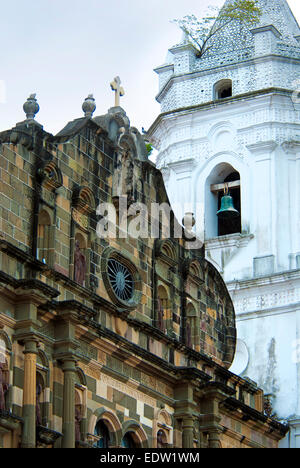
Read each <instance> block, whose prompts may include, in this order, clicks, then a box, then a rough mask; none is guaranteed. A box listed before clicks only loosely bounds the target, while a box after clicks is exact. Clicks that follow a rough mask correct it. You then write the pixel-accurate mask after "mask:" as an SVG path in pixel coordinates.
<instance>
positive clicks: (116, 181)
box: [0, 95, 287, 448]
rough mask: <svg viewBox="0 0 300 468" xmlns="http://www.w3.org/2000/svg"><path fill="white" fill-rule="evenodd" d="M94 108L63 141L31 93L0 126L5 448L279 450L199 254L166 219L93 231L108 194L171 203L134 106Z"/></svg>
mask: <svg viewBox="0 0 300 468" xmlns="http://www.w3.org/2000/svg"><path fill="white" fill-rule="evenodd" d="M83 109H84V112H85V115H84V117H83V118H79V119H76V120H75V121H72V122H70V123H68V124H67V126H66V127H65V128H64V129H63V130H62V131H61V132H60V133H59V134H58V135H56V136H53V135H51V134H49V133H47V132H46V131H45V130H44V129H43V127H42V126H41V125H40V124H38V123H37V121H36V120H35V114H36V113H37V112H38V110H39V106H38V104H37V101H36V98H35V95H32V96H30V98H29V99H28V101H27V102H26V103H25V105H24V110H25V112H26V120H25V121H24V122H21V123H19V124H17V125H16V126H15V127H14V128H12V129H11V130H8V131H4V132H2V133H1V134H0V175H1V179H0V186H1V191H0V200H1V203H0V209H1V212H0V213H1V229H0V231H1V232H0V235H1V237H0V357H1V362H0V446H1V447H6V448H8V447H22V448H32V447H49V448H50V447H54V448H60V447H63V448H75V447H77V448H92V447H99V448H105V447H120V448H121V447H139V448H171V447H177V448H180V447H184V448H221V447H223V448H226V447H238V448H240V447H241V448H248V447H254V448H256V447H262V448H264V447H266V448H276V447H277V445H278V442H279V440H280V439H282V437H283V436H284V435H285V433H286V431H287V427H286V426H284V425H282V424H280V423H278V422H277V421H276V420H274V419H272V418H271V417H270V413H269V412H268V411H267V407H266V406H265V404H264V403H265V400H264V395H263V392H262V391H261V390H260V389H259V388H258V387H257V385H256V384H255V383H253V382H252V381H251V380H249V379H242V378H240V377H238V376H236V375H235V374H233V373H232V372H230V371H229V370H228V369H229V367H230V366H231V364H232V361H233V357H234V353H235V345H236V327H235V313H234V308H233V304H232V300H231V298H230V295H229V293H228V291H227V288H226V286H225V284H224V281H223V279H222V277H221V275H220V274H219V273H218V271H217V270H216V268H215V267H214V266H213V265H212V264H211V263H210V262H209V261H207V260H206V259H205V256H204V248H198V249H192V248H188V244H189V241H188V240H187V234H186V232H185V230H183V235H182V236H181V237H180V236H178V238H175V237H174V236H172V234H171V235H170V236H169V237H167V236H164V235H163V234H164V232H165V229H167V226H166V223H165V218H164V217H163V216H162V217H161V220H160V222H159V223H158V232H159V236H158V238H152V237H150V236H149V235H147V236H145V237H143V238H138V239H136V238H133V237H126V236H124V235H121V234H124V232H125V231H124V230H123V231H122V229H121V228H120V229H119V230H118V234H119V235H118V236H117V237H115V238H114V237H111V236H109V235H108V236H107V237H105V236H102V237H100V236H99V235H98V234H99V231H98V226H99V222H100V221H101V220H102V219H103V217H102V218H101V216H99V215H98V214H99V211H98V206H99V205H100V204H101V203H110V204H111V206H114V207H115V208H116V216H117V218H119V217H120V203H121V201H122V200H123V199H125V200H126V206H127V204H128V205H130V204H132V203H143V205H144V206H147V207H149V209H150V205H151V204H152V203H158V204H159V205H161V204H163V203H164V205H163V206H164V208H163V209H165V210H167V208H168V206H169V204H168V198H167V195H166V191H165V187H164V183H163V179H162V175H161V173H160V171H159V170H158V169H157V168H156V167H155V166H154V165H153V164H152V163H151V162H150V161H149V160H148V157H147V151H146V146H145V143H144V139H143V137H142V136H141V135H140V134H139V132H138V131H137V130H136V129H135V128H133V127H131V126H130V122H129V119H128V117H127V116H126V113H125V112H124V110H123V109H122V108H120V107H114V108H112V109H110V111H109V112H108V113H107V114H106V115H104V116H100V117H95V118H93V117H92V114H93V112H94V110H95V104H94V100H93V98H92V96H89V97H88V98H87V99H86V101H85V103H84V105H83ZM125 197H126V198H125ZM123 201H124V200H123ZM166 207H167V208H166ZM149 212H150V210H149ZM97 213H98V214H97ZM137 216H138V214H137V213H136V214H131V215H130V220H131V221H134V220H135V219H136V217H137ZM144 220H145V224H146V227H148V226H150V222H151V218H150V217H145V219H144ZM170 220H171V225H172V226H173V227H174V226H175V225H176V226H177V227H178V226H179V224H178V223H177V221H176V219H175V217H174V215H173V213H172V212H171V215H170ZM117 221H118V226H119V225H120V219H116V222H117ZM113 227H114V226H113V225H109V224H108V225H107V226H106V228H107V234H109V231H110V229H113ZM181 230H182V229H181ZM125 234H126V232H125Z"/></svg>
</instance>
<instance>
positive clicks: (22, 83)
mask: <svg viewBox="0 0 300 468" xmlns="http://www.w3.org/2000/svg"><path fill="white" fill-rule="evenodd" d="M222 3H223V0H184V1H183V0H149V1H148V2H146V1H145V0H110V1H108V0H84V1H83V0H26V1H24V0H14V1H4V0H2V2H1V17H0V44H1V49H0V131H2V130H6V129H9V128H11V127H13V126H14V125H15V123H17V122H20V121H22V120H24V118H25V114H24V112H23V104H24V102H25V101H26V99H27V98H28V96H29V95H30V94H32V93H37V99H38V102H39V105H40V108H41V110H40V112H39V113H38V115H37V117H36V120H37V121H38V122H39V123H41V124H42V125H43V126H44V129H45V130H46V131H48V132H51V133H54V134H56V133H57V132H58V131H59V130H61V129H62V128H63V127H64V126H65V124H66V123H67V122H68V121H70V120H73V119H75V118H78V117H82V116H83V112H82V110H81V106H82V103H83V101H84V99H85V98H86V97H87V95H88V94H91V93H93V94H94V97H95V99H96V103H97V110H96V112H95V114H94V115H102V114H105V113H106V112H107V110H108V109H109V108H110V107H112V106H113V105H114V96H113V92H112V91H111V89H110V82H111V81H112V80H113V78H114V77H115V76H117V75H119V76H120V78H121V80H122V84H123V86H124V88H125V92H126V96H124V98H122V101H121V105H122V107H123V108H124V109H125V111H126V112H127V115H128V117H129V118H130V121H131V125H132V126H135V127H137V128H138V129H139V130H141V127H144V128H146V129H147V128H149V127H150V125H151V123H152V122H153V121H154V120H155V118H156V117H157V115H158V114H159V113H160V106H159V104H158V103H157V102H156V101H155V96H156V94H157V92H158V77H157V75H156V74H155V73H154V71H153V69H154V68H155V67H157V66H159V65H161V64H162V63H164V62H165V58H166V54H167V51H168V49H169V48H170V47H171V46H172V45H174V44H176V43H178V42H179V40H180V38H181V32H180V30H179V29H178V27H177V26H176V25H175V24H172V23H171V22H170V21H171V20H172V19H174V18H181V17H183V16H184V15H187V14H193V13H194V14H195V15H196V16H198V17H201V15H203V13H204V12H205V10H206V7H207V5H215V4H217V5H220V4H222ZM289 4H290V6H291V8H292V10H293V12H294V15H295V16H296V18H297V20H298V21H299V22H300V2H299V0H289Z"/></svg>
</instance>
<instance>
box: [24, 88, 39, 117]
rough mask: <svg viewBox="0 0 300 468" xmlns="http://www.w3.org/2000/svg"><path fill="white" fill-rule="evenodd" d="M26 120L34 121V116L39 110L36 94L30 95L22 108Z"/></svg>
mask: <svg viewBox="0 0 300 468" xmlns="http://www.w3.org/2000/svg"><path fill="white" fill-rule="evenodd" d="M23 109H24V112H25V114H26V118H27V120H34V118H35V116H36V114H37V113H38V112H39V110H40V106H39V105H38V102H37V100H36V94H31V95H30V96H29V98H28V99H27V101H26V102H25V104H24V106H23Z"/></svg>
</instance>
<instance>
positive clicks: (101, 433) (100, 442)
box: [94, 420, 111, 448]
mask: <svg viewBox="0 0 300 468" xmlns="http://www.w3.org/2000/svg"><path fill="white" fill-rule="evenodd" d="M94 435H95V436H96V437H95V439H96V441H95V443H94V447H97V448H109V447H110V445H111V436H110V432H109V429H108V427H107V425H106V424H105V422H104V421H103V420H100V421H98V422H97V424H96V427H95V431H94Z"/></svg>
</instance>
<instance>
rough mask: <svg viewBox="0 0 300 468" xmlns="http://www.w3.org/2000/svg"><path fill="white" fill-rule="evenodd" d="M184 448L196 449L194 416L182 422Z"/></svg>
mask: <svg viewBox="0 0 300 468" xmlns="http://www.w3.org/2000/svg"><path fill="white" fill-rule="evenodd" d="M182 447H183V448H194V419H193V417H192V416H188V417H184V418H183V420H182Z"/></svg>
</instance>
